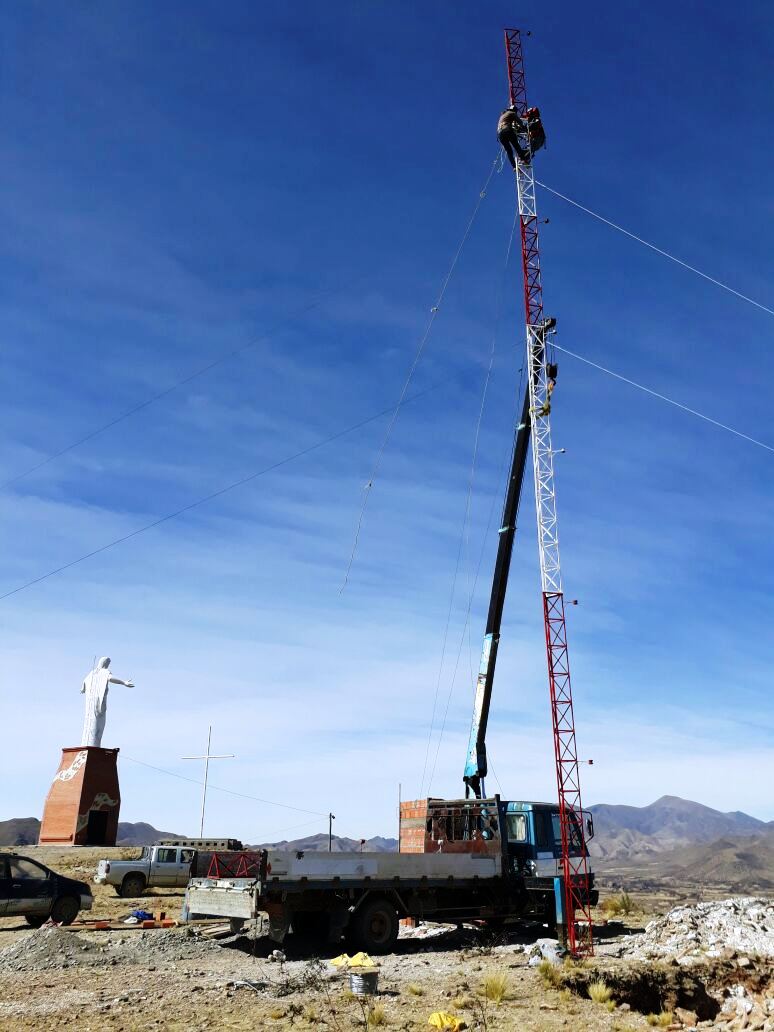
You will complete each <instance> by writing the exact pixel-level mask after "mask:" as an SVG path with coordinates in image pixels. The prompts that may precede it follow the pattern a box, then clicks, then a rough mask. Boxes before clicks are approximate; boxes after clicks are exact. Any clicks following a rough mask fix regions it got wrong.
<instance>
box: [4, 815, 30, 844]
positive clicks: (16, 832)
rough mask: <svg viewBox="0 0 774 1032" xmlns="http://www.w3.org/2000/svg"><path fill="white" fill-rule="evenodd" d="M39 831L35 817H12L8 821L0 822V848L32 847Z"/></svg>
mask: <svg viewBox="0 0 774 1032" xmlns="http://www.w3.org/2000/svg"><path fill="white" fill-rule="evenodd" d="M39 831H40V821H39V820H38V819H37V817H12V818H11V819H10V820H9V821H0V846H34V845H36V844H37V841H38V833H39Z"/></svg>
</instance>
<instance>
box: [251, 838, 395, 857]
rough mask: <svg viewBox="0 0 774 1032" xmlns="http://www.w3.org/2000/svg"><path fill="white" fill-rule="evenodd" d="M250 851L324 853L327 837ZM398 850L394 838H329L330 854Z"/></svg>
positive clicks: (270, 843)
mask: <svg viewBox="0 0 774 1032" xmlns="http://www.w3.org/2000/svg"><path fill="white" fill-rule="evenodd" d="M250 848H251V849H288V850H294V849H295V850H304V851H305V852H307V853H313V852H314V853H325V852H327V850H328V836H327V835H325V834H321V835H308V836H307V837H306V838H300V839H292V840H291V841H288V840H287V839H283V840H282V842H262V843H261V844H260V846H251V847H250ZM397 848H398V840H397V839H394V838H382V836H381V835H376V836H375V837H374V838H370V839H364V840H362V841H361V840H360V839H351V838H339V836H338V835H333V836H332V838H331V852H332V853H357V852H358V851H361V852H363V853H394V852H395V851H396V850H397Z"/></svg>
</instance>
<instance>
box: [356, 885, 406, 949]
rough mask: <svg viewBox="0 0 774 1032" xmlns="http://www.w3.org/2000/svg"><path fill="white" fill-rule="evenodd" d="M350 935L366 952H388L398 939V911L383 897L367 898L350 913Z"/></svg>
mask: <svg viewBox="0 0 774 1032" xmlns="http://www.w3.org/2000/svg"><path fill="white" fill-rule="evenodd" d="M350 936H351V938H352V939H353V941H354V942H355V943H357V945H358V946H360V948H361V949H363V950H365V951H366V953H389V952H390V951H391V950H392V948H393V947H394V946H395V943H396V942H397V941H398V912H397V911H396V909H395V905H394V904H393V903H391V902H390V900H388V899H384V897H376V898H375V899H367V900H366V901H365V902H364V903H363V904H362V906H360V907H359V908H358V909H357V910H356V911H355V913H354V914H353V915H352V919H351V922H350Z"/></svg>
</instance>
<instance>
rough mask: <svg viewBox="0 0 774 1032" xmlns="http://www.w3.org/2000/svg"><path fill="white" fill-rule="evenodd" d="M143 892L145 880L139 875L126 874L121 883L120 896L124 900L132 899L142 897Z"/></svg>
mask: <svg viewBox="0 0 774 1032" xmlns="http://www.w3.org/2000/svg"><path fill="white" fill-rule="evenodd" d="M143 892H145V879H144V878H143V876H142V875H141V874H127V876H126V877H125V878H124V880H123V881H122V882H121V892H120V895H121V896H122V897H123V898H124V899H134V898H135V897H136V896H142V894H143Z"/></svg>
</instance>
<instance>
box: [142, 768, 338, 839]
mask: <svg viewBox="0 0 774 1032" xmlns="http://www.w3.org/2000/svg"><path fill="white" fill-rule="evenodd" d="M122 759H124V760H131V762H132V763H139V765H140V766H141V767H148V768H149V769H150V770H155V771H158V773H159V774H168V775H169V777H171V778H179V780H180V781H188V782H190V783H191V784H192V785H203V784H204V782H203V781H197V779H196V778H189V777H186V776H185V774H177V773H176V772H175V771H174V770H166V769H165V768H164V767H156V766H155V765H154V764H152V763H146V762H145V760H138V759H136V758H135V757H134V756H127V755H126V754H124V756H123V757H122ZM207 787H208V788H212V789H214V790H215V791H216V792H225V793H226V794H227V795H232V796H238V797H239V798H240V799H250V800H251V801H252V802H254V803H265V804H266V805H267V806H279V807H282V809H283V810H295V811H296V812H297V813H310V814H312V815H313V816H315V817H327V816H328V814H327V813H320V812H319V811H317V810H305V809H304V808H303V807H301V806H291V804H290V803H278V802H276V800H274V799H261V798H260V797H259V796H254V795H247V793H245V792H235V791H234V790H233V789H231V788H220V787H219V786H218V785H212V784H209V783H208V785H207ZM307 823H309V824H311V823H312V822H311V821H308V822H307Z"/></svg>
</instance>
